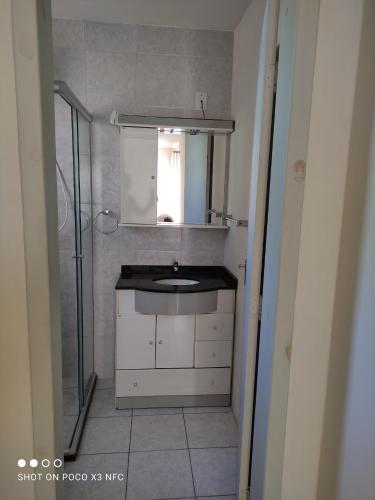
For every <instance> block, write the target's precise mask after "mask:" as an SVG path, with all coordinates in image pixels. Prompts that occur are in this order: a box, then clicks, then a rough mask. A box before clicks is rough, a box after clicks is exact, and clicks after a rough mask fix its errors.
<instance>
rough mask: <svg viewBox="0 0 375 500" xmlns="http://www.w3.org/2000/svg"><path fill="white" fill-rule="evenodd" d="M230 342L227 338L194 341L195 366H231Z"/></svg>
mask: <svg viewBox="0 0 375 500" xmlns="http://www.w3.org/2000/svg"><path fill="white" fill-rule="evenodd" d="M231 364H232V342H230V341H228V340H224V341H221V340H216V341H213V342H211V341H205V342H196V343H195V364H194V366H195V367H196V368H204V367H210V366H212V367H214V366H231Z"/></svg>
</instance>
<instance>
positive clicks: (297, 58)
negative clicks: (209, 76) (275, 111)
mask: <svg viewBox="0 0 375 500" xmlns="http://www.w3.org/2000/svg"><path fill="white" fill-rule="evenodd" d="M319 3H320V1H319V0H314V1H311V0H285V1H283V0H281V1H276V0H269V1H268V3H267V8H266V13H265V20H264V27H263V33H262V46H263V50H264V51H265V52H264V54H263V60H262V53H261V60H262V61H263V65H264V69H263V76H262V68H261V70H260V74H259V80H258V97H257V108H256V117H255V123H256V125H255V135H254V143H253V157H252V172H251V182H250V205H249V234H248V263H249V284H248V287H247V290H246V291H245V299H244V317H245V318H244V344H243V350H244V355H243V356H244V361H243V367H242V378H241V391H242V396H243V397H242V406H241V420H240V424H241V442H240V471H239V487H238V498H239V499H241V500H242V499H245V498H248V495H249V491H248V489H249V484H248V482H249V471H250V446H251V434H252V414H251V413H252V408H253V405H254V398H255V387H254V384H255V380H256V363H257V348H258V325H259V317H260V313H261V311H260V309H261V307H262V304H260V300H261V299H260V290H261V281H262V264H263V250H264V233H265V224H266V223H267V221H266V218H265V217H266V206H267V181H268V167H269V165H268V162H269V156H270V144H271V128H272V107H273V90H274V82H275V61H276V52H277V45H278V38H279V29H281V21H280V20H281V19H283V18H282V16H287V15H288V9H289V14H290V9H294V10H295V12H294V13H293V15H294V16H295V20H294V21H293V22H294V35H293V38H294V39H293V46H291V50H292V51H293V54H292V66H291V71H292V78H291V84H292V90H291V92H292V95H291V98H290V107H289V125H288V138H287V146H286V157H285V161H286V164H285V172H286V173H285V176H286V179H285V184H284V186H283V188H282V189H283V193H282V195H283V197H284V199H283V203H282V207H283V208H282V222H281V224H282V227H281V231H280V242H279V243H278V244H279V247H280V248H279V252H278V254H279V262H278V264H277V267H278V268H277V269H276V274H275V276H274V278H275V287H276V288H277V290H283V291H284V290H285V291H286V293H283V294H281V293H277V295H276V302H275V303H274V305H273V310H272V311H271V314H274V339H275V340H274V349H273V354H272V374H271V375H270V376H271V385H270V388H269V411H268V414H267V417H266V418H267V433H266V438H265V439H266V440H265V442H264V455H265V457H264V476H265V479H264V485H263V494H264V497H265V498H273V499H274V498H278V497H280V496H281V481H282V464H283V449H284V438H285V426H286V408H287V404H288V383H289V369H290V353H291V342H292V332H293V318H294V302H295V290H296V284H297V272H298V255H299V240H300V227H301V216H302V205H303V192H304V178H305V162H306V158H307V144H308V134H309V123H310V111H311V109H310V108H311V98H312V85H313V76H314V62H315V46H316V38H317V32H318V17H319ZM284 29H285V28H284ZM263 37H264V38H263ZM280 50H282V48H281V49H280ZM261 51H262V49H261ZM276 76H277V75H276ZM260 96H261V97H260ZM276 106H277V105H276ZM257 130H258V134H259V136H258V137H257ZM296 228H297V230H296ZM264 299H267V297H265V298H263V300H262V302H263V304H264V303H265V302H267V300H264ZM266 305H267V304H266ZM265 312H266V313H267V314H268V313H269V311H268V310H267V309H266V311H265ZM246 316H247V318H246ZM280 391H282V397H281V398H280V397H279V392H280ZM280 412H281V414H282V418H280V419H279V420H280V422H276V420H277V419H276V420H275V416H276V417H278V416H279V413H280ZM275 422H276V423H275ZM271 448H272V450H276V451H277V452H276V453H275V454H273V453H270V450H271ZM273 455H275V456H273ZM275 495H276V496H275Z"/></svg>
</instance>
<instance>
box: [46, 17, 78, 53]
mask: <svg viewBox="0 0 375 500" xmlns="http://www.w3.org/2000/svg"><path fill="white" fill-rule="evenodd" d="M84 32H85V29H84V22H83V21H71V20H69V19H54V20H53V21H52V36H53V45H54V47H65V48H69V49H83V48H84V47H85V40H84Z"/></svg>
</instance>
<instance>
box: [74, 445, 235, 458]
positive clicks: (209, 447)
mask: <svg viewBox="0 0 375 500" xmlns="http://www.w3.org/2000/svg"><path fill="white" fill-rule="evenodd" d="M231 449H238V446H206V447H204V448H161V449H157V450H133V451H98V452H95V453H79V454H78V455H79V456H82V455H118V454H119V453H120V454H122V455H124V454H126V453H128V454H130V453H152V452H154V451H155V452H156V451H157V452H160V451H183V450H231Z"/></svg>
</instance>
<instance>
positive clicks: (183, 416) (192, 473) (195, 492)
mask: <svg viewBox="0 0 375 500" xmlns="http://www.w3.org/2000/svg"><path fill="white" fill-rule="evenodd" d="M182 418H183V421H184V427H185V437H186V444H187V445H188V454H189V463H190V472H191V478H192V480H193V489H194V498H197V490H196V488H195V479H194V472H193V465H192V463H191V454H190V448H189V438H188V432H187V427H186V422H185V415H184V412H182Z"/></svg>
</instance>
